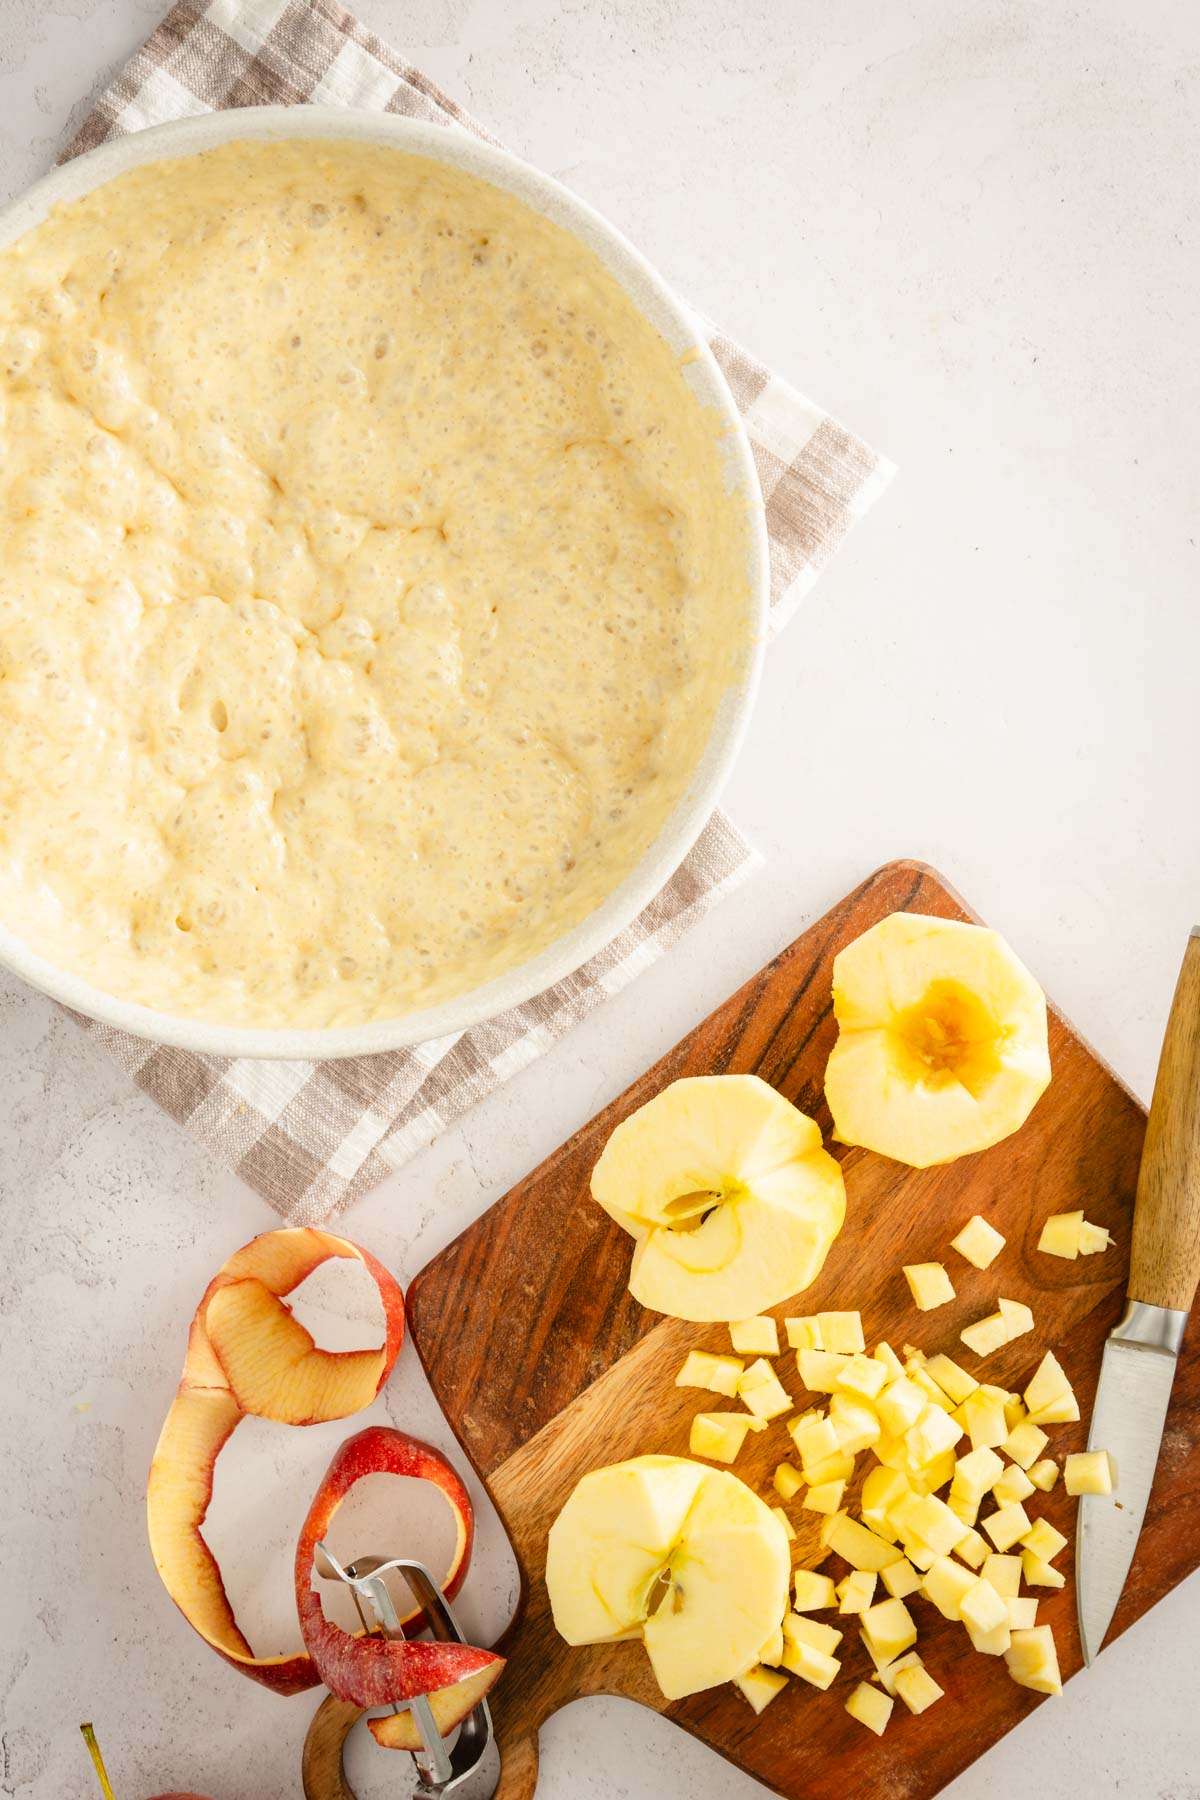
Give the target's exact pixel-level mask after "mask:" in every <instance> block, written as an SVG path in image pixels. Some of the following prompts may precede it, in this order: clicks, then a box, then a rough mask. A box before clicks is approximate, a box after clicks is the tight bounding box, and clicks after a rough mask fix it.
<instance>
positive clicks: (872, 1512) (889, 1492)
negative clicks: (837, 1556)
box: [859, 1468, 908, 1541]
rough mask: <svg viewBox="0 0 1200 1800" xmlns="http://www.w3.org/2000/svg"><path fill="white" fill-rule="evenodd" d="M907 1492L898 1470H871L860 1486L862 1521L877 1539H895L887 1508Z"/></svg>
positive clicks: (905, 1482) (903, 1479)
mask: <svg viewBox="0 0 1200 1800" xmlns="http://www.w3.org/2000/svg"><path fill="white" fill-rule="evenodd" d="M907 1492H908V1482H907V1481H906V1480H905V1478H904V1476H903V1474H902V1473H901V1472H900V1470H899V1469H888V1468H877V1469H872V1470H871V1471H870V1473H869V1474H868V1475H867V1478H866V1480H865V1481H864V1482H863V1485H862V1498H861V1500H860V1503H859V1504H860V1510H861V1512H862V1516H863V1521H864V1523H865V1524H867V1525H869V1526H870V1528H871V1530H872V1531H873V1532H875V1533H876V1534H877V1536H879V1537H883V1538H888V1540H889V1541H892V1540H894V1538H895V1535H896V1533H895V1528H894V1526H893V1525H892V1523H891V1521H890V1519H889V1518H888V1508H889V1507H890V1506H892V1505H894V1503H895V1502H896V1501H897V1500H898V1499H899V1498H900V1496H901V1494H906V1493H907Z"/></svg>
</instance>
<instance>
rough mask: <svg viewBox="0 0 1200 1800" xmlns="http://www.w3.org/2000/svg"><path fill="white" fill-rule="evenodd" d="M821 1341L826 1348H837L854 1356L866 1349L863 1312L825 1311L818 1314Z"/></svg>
mask: <svg viewBox="0 0 1200 1800" xmlns="http://www.w3.org/2000/svg"><path fill="white" fill-rule="evenodd" d="M817 1323H818V1325H819V1326H820V1328H821V1343H822V1345H823V1346H824V1348H825V1349H826V1350H837V1351H841V1352H843V1353H845V1354H846V1355H849V1356H853V1355H854V1354H855V1352H856V1351H860V1350H865V1349H866V1343H865V1342H864V1340H863V1328H862V1314H861V1313H857V1312H823V1313H818V1314H817Z"/></svg>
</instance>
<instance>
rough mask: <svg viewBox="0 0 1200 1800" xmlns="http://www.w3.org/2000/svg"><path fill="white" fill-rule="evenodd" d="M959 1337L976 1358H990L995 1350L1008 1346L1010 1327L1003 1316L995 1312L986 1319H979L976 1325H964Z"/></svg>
mask: <svg viewBox="0 0 1200 1800" xmlns="http://www.w3.org/2000/svg"><path fill="white" fill-rule="evenodd" d="M958 1335H959V1337H960V1338H961V1339H962V1341H963V1343H964V1344H965V1345H966V1346H967V1349H968V1350H973V1351H974V1352H975V1354H976V1356H990V1355H991V1354H992V1351H993V1350H999V1349H1000V1347H1001V1346H1002V1345H1003V1344H1007V1342H1008V1326H1007V1324H1006V1323H1005V1320H1004V1316H1003V1314H1001V1313H998V1312H994V1313H989V1314H988V1315H987V1317H986V1318H985V1319H978V1320H977V1321H976V1323H975V1324H974V1325H964V1327H963V1329H962V1330H961V1331H960V1332H959V1334H958Z"/></svg>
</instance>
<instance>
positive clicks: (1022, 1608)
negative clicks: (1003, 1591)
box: [1007, 1594, 1038, 1631]
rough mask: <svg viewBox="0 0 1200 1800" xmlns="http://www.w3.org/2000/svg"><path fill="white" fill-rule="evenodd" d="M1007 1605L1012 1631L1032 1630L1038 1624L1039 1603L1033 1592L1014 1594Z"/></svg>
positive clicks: (1009, 1626)
mask: <svg viewBox="0 0 1200 1800" xmlns="http://www.w3.org/2000/svg"><path fill="white" fill-rule="evenodd" d="M1007 1606H1008V1628H1009V1630H1010V1631H1030V1630H1031V1629H1032V1628H1033V1626H1035V1625H1036V1624H1037V1612H1038V1603H1037V1600H1036V1599H1035V1598H1034V1596H1033V1595H1032V1594H1022V1595H1012V1596H1010V1597H1009V1599H1008V1601H1007Z"/></svg>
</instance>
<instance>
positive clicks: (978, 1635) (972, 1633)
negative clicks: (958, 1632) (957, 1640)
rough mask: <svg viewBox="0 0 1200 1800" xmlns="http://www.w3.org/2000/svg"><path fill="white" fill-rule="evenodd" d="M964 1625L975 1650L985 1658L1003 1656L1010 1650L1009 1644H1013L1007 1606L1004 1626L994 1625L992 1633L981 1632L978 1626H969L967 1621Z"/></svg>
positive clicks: (964, 1621)
mask: <svg viewBox="0 0 1200 1800" xmlns="http://www.w3.org/2000/svg"><path fill="white" fill-rule="evenodd" d="M963 1624H964V1625H966V1627H967V1636H968V1637H969V1638H970V1640H971V1644H972V1646H973V1648H974V1649H976V1650H978V1651H979V1652H980V1653H981V1654H982V1655H983V1656H1003V1655H1004V1652H1005V1651H1006V1650H1007V1649H1008V1646H1009V1644H1010V1643H1011V1642H1012V1633H1011V1631H1010V1630H1009V1625H1008V1608H1007V1606H1006V1607H1005V1612H1004V1622H1003V1624H1001V1625H993V1626H992V1629H991V1630H990V1631H980V1630H979V1628H978V1626H976V1625H970V1624H967V1621H966V1620H965V1619H964V1620H963Z"/></svg>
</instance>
